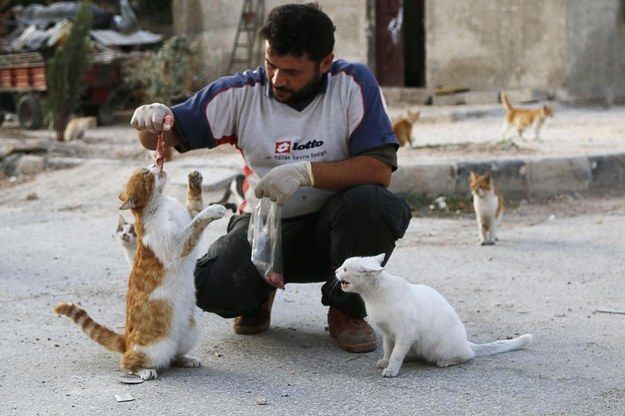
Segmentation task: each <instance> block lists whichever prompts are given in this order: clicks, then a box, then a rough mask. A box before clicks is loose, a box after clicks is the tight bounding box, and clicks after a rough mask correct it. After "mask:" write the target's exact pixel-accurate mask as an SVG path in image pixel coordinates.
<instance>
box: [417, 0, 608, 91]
mask: <svg viewBox="0 0 625 416" xmlns="http://www.w3.org/2000/svg"><path fill="white" fill-rule="evenodd" d="M590 1H594V0H590ZM601 1H604V0H601ZM565 7H566V0H548V1H545V0H523V1H519V0H487V1H484V0H462V1H457V0H428V1H427V3H426V6H425V10H426V39H427V40H426V68H427V85H428V86H429V87H436V86H439V85H447V86H449V85H451V86H458V87H469V88H471V89H477V90H484V89H500V88H540V89H554V88H558V87H560V86H562V85H563V84H564V80H565V74H566V70H565V68H566V66H565Z"/></svg>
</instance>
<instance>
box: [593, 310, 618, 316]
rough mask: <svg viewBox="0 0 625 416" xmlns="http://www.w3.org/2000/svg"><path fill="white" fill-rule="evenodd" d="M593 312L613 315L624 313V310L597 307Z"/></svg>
mask: <svg viewBox="0 0 625 416" xmlns="http://www.w3.org/2000/svg"><path fill="white" fill-rule="evenodd" d="M595 312H597V313H609V314H613V315H625V311H615V310H608V309H597V310H595Z"/></svg>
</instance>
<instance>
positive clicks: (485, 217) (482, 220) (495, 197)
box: [469, 172, 504, 246]
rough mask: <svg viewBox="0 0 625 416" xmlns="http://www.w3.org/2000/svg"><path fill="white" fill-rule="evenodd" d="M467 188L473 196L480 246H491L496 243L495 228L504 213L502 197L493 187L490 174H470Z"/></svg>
mask: <svg viewBox="0 0 625 416" xmlns="http://www.w3.org/2000/svg"><path fill="white" fill-rule="evenodd" d="M469 186H470V188H471V194H472V195H473V208H474V209H475V217H476V218H477V228H478V232H479V235H480V244H481V245H483V246H486V245H493V244H495V241H497V236H496V227H497V224H498V223H499V221H500V220H501V216H502V215H503V211H504V204H503V196H502V195H501V192H500V191H499V189H497V187H496V186H495V184H494V182H493V180H492V178H491V175H490V173H487V174H486V175H482V176H480V175H478V174H476V173H475V172H471V174H470V175H469Z"/></svg>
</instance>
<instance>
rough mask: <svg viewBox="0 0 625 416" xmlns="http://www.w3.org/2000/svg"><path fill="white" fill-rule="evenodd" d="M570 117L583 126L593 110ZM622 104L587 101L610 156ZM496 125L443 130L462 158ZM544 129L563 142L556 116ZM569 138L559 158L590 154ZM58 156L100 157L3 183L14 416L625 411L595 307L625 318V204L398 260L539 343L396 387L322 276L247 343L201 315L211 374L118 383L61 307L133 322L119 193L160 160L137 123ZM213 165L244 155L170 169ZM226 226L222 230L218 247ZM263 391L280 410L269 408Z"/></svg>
mask: <svg viewBox="0 0 625 416" xmlns="http://www.w3.org/2000/svg"><path fill="white" fill-rule="evenodd" d="M571 111H572V113H570V114H571V117H572V119H574V118H575V117H574V112H575V111H578V110H571ZM579 111H582V110H579ZM615 111H616V112H617V113H614V112H615ZM618 111H621V114H622V109H616V110H610V111H608V112H602V111H601V110H598V109H597V110H592V109H591V110H588V109H587V110H583V111H582V113H583V114H586V115H587V116H588V119H587V120H589V121H588V123H591V122H592V120H595V121H597V120H598V124H595V126H596V127H597V128H599V127H600V126H599V124H605V125H606V126H607V125H610V123H612V122H609V121H610V120H612V121H613V122H614V124H613V125H612V127H613V130H614V132H615V133H614V136H610V135H609V134H607V133H606V135H605V137H606V138H609V139H610V140H612V141H611V142H609V143H608V144H607V145H606V146H605V147H603V149H605V148H610V147H611V146H612V144H613V143H616V142H617V141H618V140H619V137H621V138H622V134H621V136H618V134H619V133H617V132H618V131H621V132H622V130H619V129H622V128H623V127H622V124H619V122H617V118H618V117H617V114H619V113H618ZM558 114H559V115H562V112H559V113H558ZM565 114H566V111H565ZM565 117H567V116H562V119H565ZM580 117H581V115H580ZM602 117H603V118H602ZM498 118H499V116H498V115H496V114H495V115H486V116H485V117H483V118H481V119H475V120H473V119H469V120H467V122H468V123H469V124H471V125H473V127H472V128H471V129H469V128H468V127H467V128H466V129H460V130H458V131H456V127H458V124H457V123H462V122H463V121H458V122H456V123H442V124H439V128H438V130H436V132H437V133H436V134H435V132H434V130H433V133H432V137H440V138H444V137H447V132H451V131H456V133H454V135H453V136H449V137H450V140H443V139H441V143H442V144H443V145H445V146H447V147H446V148H447V150H448V156H449V157H451V156H453V146H454V145H453V143H452V139H453V140H456V138H458V140H460V138H461V137H460V136H461V134H465V136H466V137H467V138H468V137H471V134H474V133H475V132H477V131H479V130H481V129H482V126H489V127H488V128H484V129H485V130H484V131H487V130H488V129H491V128H492V130H488V131H491V132H492V133H493V134H494V133H495V132H496V131H498V126H499V124H498ZM488 120H490V121H488ZM556 120H558V118H556V119H554V120H553V121H554V123H555V121H556ZM621 123H623V122H622V121H621ZM491 124H493V125H496V127H490V126H491ZM422 126H425V124H423V125H419V127H422ZM467 126H468V125H467ZM552 127H554V131H555V126H552ZM423 128H424V129H425V127H423ZM428 128H432V129H434V124H432V125H431V126H430V127H428ZM580 128H581V127H580ZM606 128H607V127H606ZM584 129H587V130H585V131H589V130H588V129H590V130H592V129H591V128H590V127H587V126H586V127H584ZM462 130H464V132H463V131H462ZM419 131H423V130H419ZM575 131H577V130H576V129H574V128H572V129H570V130H569V133H570V134H573V133H574V132H575ZM610 131H612V130H610ZM552 132H553V131H552ZM544 133H545V143H549V140H552V138H550V136H549V134H550V133H549V124H548V125H546V126H545V130H544ZM417 134H419V133H418V130H415V135H417ZM562 134H563V136H565V134H564V133H562ZM46 135H47V133H46V132H37V133H35V134H34V135H33V134H28V135H24V133H23V132H19V131H16V130H12V129H10V128H6V127H5V128H3V129H1V130H0V137H2V138H3V140H2V142H1V143H2V145H1V146H8V145H14V144H15V143H22V144H24V143H26V144H32V143H36V142H37V141H38V140H43V139H45V138H46V137H47V136H46ZM437 135H438V136H437ZM489 137H490V136H489ZM580 137H581V136H580ZM492 139H493V140H496V136H493V138H492ZM489 140H490V139H489ZM553 140H554V141H558V140H560V139H557V138H555V139H553ZM562 140H564V139H562ZM606 140H607V139H606ZM445 142H447V143H446V144H445ZM485 143H486V140H484V141H482V142H480V143H478V144H477V145H475V146H474V147H470V146H467V148H466V149H468V150H466V149H465V150H466V152H464V153H463V154H465V153H466V154H465V155H469V156H471V155H482V156H484V155H489V156H492V152H491V151H490V150H487V149H486V148H485V147H484V146H485V145H486V144H485ZM560 143H563V144H562V147H561V148H560V150H559V151H564V150H567V149H569V148H571V149H572V148H574V147H575V146H572V145H569V146H565V144H566V143H565V142H564V141H560ZM572 143H574V144H576V145H578V144H580V143H581V142H578V141H573V142H572ZM537 145H538V146H541V144H540V143H539V144H537ZM580 145H581V144H580ZM1 146H0V147H1ZM480 146H482V147H480ZM440 149H441V147H433V148H431V149H429V150H428V149H421V150H412V149H402V152H401V153H400V162H401V158H402V157H403V155H405V154H408V153H410V154H412V152H415V153H414V154H415V155H417V154H419V152H430V151H431V152H433V153H431V154H434V153H436V154H439V153H440V152H441V150H440ZM510 150H513V149H510ZM501 151H503V152H505V151H507V150H506V149H503V150H501ZM513 151H514V150H513ZM55 152H57V154H58V155H62V156H68V155H70V156H71V155H73V156H78V157H86V158H91V159H94V160H91V161H89V162H87V163H84V164H82V165H80V166H78V167H76V168H73V169H68V170H58V171H52V172H47V173H44V174H40V175H38V176H36V177H24V178H13V179H12V180H7V179H5V180H0V247H1V248H2V256H1V257H0V282H1V284H0V331H1V333H2V334H3V336H2V337H0V360H1V361H2V362H3V363H5V366H4V367H5V370H4V371H1V372H0V403H1V404H0V409H2V411H1V412H0V413H2V414H29V415H30V414H41V415H48V414H50V415H61V414H77V415H108V414H113V413H115V414H117V413H121V414H145V413H148V412H149V413H156V414H184V415H188V414H202V415H204V414H216V415H221V414H281V415H284V414H304V415H308V414H341V415H362V414H371V415H387V414H388V415H396V414H441V415H447V414H462V415H474V414H484V415H502V414H506V415H508V414H509V415H520V414H523V415H526V414H528V415H554V414H557V415H588V414H597V415H622V414H624V413H625V379H624V378H623V376H622V374H623V370H624V369H623V366H624V364H623V363H624V362H625V350H624V349H623V348H622V345H623V344H624V343H625V332H624V331H623V326H624V324H625V315H617V314H604V313H597V312H596V310H597V309H607V310H621V311H623V310H625V296H624V295H623V293H624V289H625V283H624V281H623V279H622V275H623V270H624V267H625V260H624V258H623V256H622V253H623V250H624V249H625V243H624V242H623V239H622V238H620V236H621V234H620V233H621V232H625V221H624V218H625V198H624V197H618V196H617V197H612V198H607V197H602V198H583V197H580V196H575V197H571V196H565V197H562V198H556V199H554V200H552V201H550V202H547V203H544V204H541V205H533V204H525V203H522V204H521V205H520V206H519V207H518V208H516V209H514V210H512V211H511V212H508V213H507V214H506V216H505V217H504V224H503V227H502V229H501V232H500V238H501V241H500V242H499V243H498V245H497V246H495V247H480V246H478V245H477V242H476V238H477V235H476V233H477V231H476V226H475V222H474V219H473V218H472V217H471V216H470V215H466V214H461V215H458V216H455V217H454V218H450V219H438V218H415V219H413V221H412V223H411V225H410V228H409V230H408V233H407V235H406V236H405V237H404V239H402V240H401V241H400V243H399V245H398V248H397V250H396V252H395V254H394V255H393V257H392V259H391V261H390V263H389V266H388V267H389V268H390V269H391V270H392V271H394V272H395V273H397V274H400V275H403V276H405V277H407V278H409V279H410V280H411V281H414V282H420V283H426V284H429V285H431V286H433V287H435V288H436V289H438V290H439V291H440V292H441V293H442V294H443V295H445V296H446V297H447V299H448V300H449V301H450V303H451V304H452V305H454V306H455V307H456V309H457V310H458V312H459V314H460V316H461V317H462V319H463V321H464V322H465V324H466V326H467V330H468V333H469V336H470V338H471V339H472V340H474V341H477V342H487V341H490V340H493V339H495V338H502V337H508V336H513V335H515V334H517V333H525V332H531V333H533V334H534V335H535V340H536V343H535V345H533V346H532V347H531V348H530V349H528V350H526V351H517V352H511V353H508V354H503V355H499V356H492V357H482V358H479V359H476V360H474V361H473V362H470V363H467V364H463V365H461V366H457V367H452V368H447V369H439V368H435V367H430V366H425V365H422V364H419V363H409V364H406V365H405V366H404V367H403V369H402V372H401V373H400V376H399V377H397V378H396V379H392V380H389V379H383V378H382V377H381V376H380V374H379V370H377V369H375V362H376V360H377V359H378V358H379V357H380V354H381V352H380V351H379V350H378V351H376V352H373V353H369V354H362V355H352V354H348V353H346V352H343V351H341V350H339V349H337V348H336V345H335V343H334V341H333V340H331V339H330V337H329V336H328V333H327V331H325V329H324V328H325V326H326V323H325V313H326V310H325V308H324V307H323V306H321V304H320V292H319V285H317V284H310V285H287V288H286V291H284V292H280V293H279V295H278V297H277V299H276V303H275V307H274V319H273V324H272V328H271V330H270V331H269V332H268V333H266V334H264V335H262V336H255V337H242V336H236V335H234V334H233V333H232V331H231V324H232V322H231V321H230V320H223V319H220V318H219V317H216V316H213V315H209V314H205V313H202V314H201V315H200V319H199V321H200V327H201V332H202V337H201V339H200V342H199V343H198V345H197V347H196V348H195V354H196V355H197V356H198V357H199V358H200V359H202V361H203V362H204V364H205V366H204V367H202V368H200V369H184V370H182V369H177V370H171V371H165V372H163V373H162V374H161V377H160V378H159V379H158V380H155V381H151V382H148V383H144V384H142V385H138V386H126V385H122V384H119V383H118V380H119V377H120V376H121V374H122V373H121V372H120V371H119V370H118V366H117V363H118V357H117V356H116V355H115V354H113V353H110V352H107V351H105V350H103V349H102V348H101V347H99V346H98V345H96V344H95V343H93V342H92V341H90V340H88V339H87V338H86V337H85V336H84V335H83V334H82V333H81V332H80V331H79V330H78V329H77V328H76V327H75V326H73V325H72V324H70V322H69V321H68V320H67V319H61V318H57V317H56V316H54V315H53V313H52V312H51V309H52V307H53V306H54V305H55V304H56V302H58V301H61V300H69V301H80V302H81V303H82V304H83V305H84V306H85V308H86V309H87V310H88V311H89V312H90V313H91V314H92V316H93V317H94V318H96V319H97V320H98V321H99V322H101V323H104V324H108V325H111V326H112V327H114V328H117V329H119V328H121V327H122V325H123V311H124V293H125V285H126V283H125V281H126V278H127V275H128V268H127V265H126V262H125V259H124V256H123V252H122V249H121V247H119V246H118V244H117V242H116V241H115V238H114V229H115V226H116V223H117V215H118V213H119V211H118V210H117V205H118V200H117V194H118V193H119V191H120V189H121V187H122V185H123V183H124V181H125V179H126V178H127V176H128V174H129V172H130V171H131V170H132V169H133V168H134V167H135V166H137V165H142V164H144V163H146V162H147V160H149V156H148V154H147V152H145V151H142V150H141V149H139V148H138V147H137V145H136V142H135V141H134V135H133V134H132V132H131V131H130V130H129V129H128V128H125V127H109V128H101V129H97V130H96V131H94V132H92V133H90V135H88V136H87V139H86V143H74V144H71V145H67V146H65V145H61V146H59V147H58V148H57V149H56V150H55ZM72 152H73V153H72ZM437 152H439V153H437ZM422 156H423V157H425V156H427V155H426V154H425V153H424V154H422ZM199 157H202V158H204V159H200V158H199ZM95 158H97V160H95ZM200 162H201V163H204V166H205V167H204V169H203V173H204V176H205V177H206V178H207V181H208V182H211V181H212V182H215V181H218V180H219V178H221V177H223V176H224V175H226V174H228V173H229V172H231V171H234V170H236V169H237V168H238V167H239V166H240V157H239V156H238V155H237V154H236V153H234V152H232V151H230V150H228V149H220V150H216V151H212V152H202V153H199V154H198V153H195V155H190V156H186V155H185V156H184V157H178V158H177V159H176V160H175V162H170V163H169V164H168V165H166V166H169V169H171V171H172V173H175V174H173V175H172V176H174V177H176V176H177V177H179V178H182V177H183V175H184V172H186V171H187V170H188V169H190V168H193V167H196V166H197V164H198V163H200ZM179 180H181V179H179ZM169 193H170V194H172V195H174V196H177V197H178V198H182V196H183V188H182V187H179V186H178V187H177V186H172V187H170V188H169ZM214 198H216V194H215V193H213V194H205V199H206V200H211V199H214ZM226 221H227V219H223V220H220V221H218V222H216V223H214V224H213V225H212V226H211V227H209V230H208V231H207V232H206V235H205V239H204V240H203V242H202V244H203V246H204V247H206V246H207V245H208V244H209V243H210V242H211V241H212V240H214V239H215V238H216V237H217V236H218V235H220V233H222V232H223V230H224V228H225V224H226ZM120 393H130V394H131V395H132V396H133V397H134V398H135V400H134V401H131V402H127V403H118V402H117V401H116V400H115V398H114V395H115V394H120ZM259 399H262V400H266V402H267V404H266V405H259V404H258V401H259Z"/></svg>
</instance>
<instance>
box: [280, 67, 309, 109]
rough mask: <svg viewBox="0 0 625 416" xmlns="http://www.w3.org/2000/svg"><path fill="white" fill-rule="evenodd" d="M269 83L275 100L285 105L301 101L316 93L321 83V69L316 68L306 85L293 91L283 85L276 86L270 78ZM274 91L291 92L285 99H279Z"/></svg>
mask: <svg viewBox="0 0 625 416" xmlns="http://www.w3.org/2000/svg"><path fill="white" fill-rule="evenodd" d="M269 85H270V86H271V88H272V89H273V91H274V97H275V99H276V100H278V101H280V102H281V103H284V104H287V105H291V104H295V103H298V102H301V101H302V100H305V99H307V98H310V97H311V96H314V95H317V93H318V92H319V86H320V85H321V71H320V70H319V69H316V70H315V74H314V76H313V79H311V80H310V81H309V82H308V83H307V84H306V85H304V86H303V87H302V88H300V90H299V91H293V90H291V89H290V88H285V87H280V88H277V87H275V86H274V85H273V83H272V82H271V80H269ZM275 91H279V92H282V93H291V96H290V97H289V98H287V99H286V100H281V99H280V98H278V97H277V96H276V94H275Z"/></svg>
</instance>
